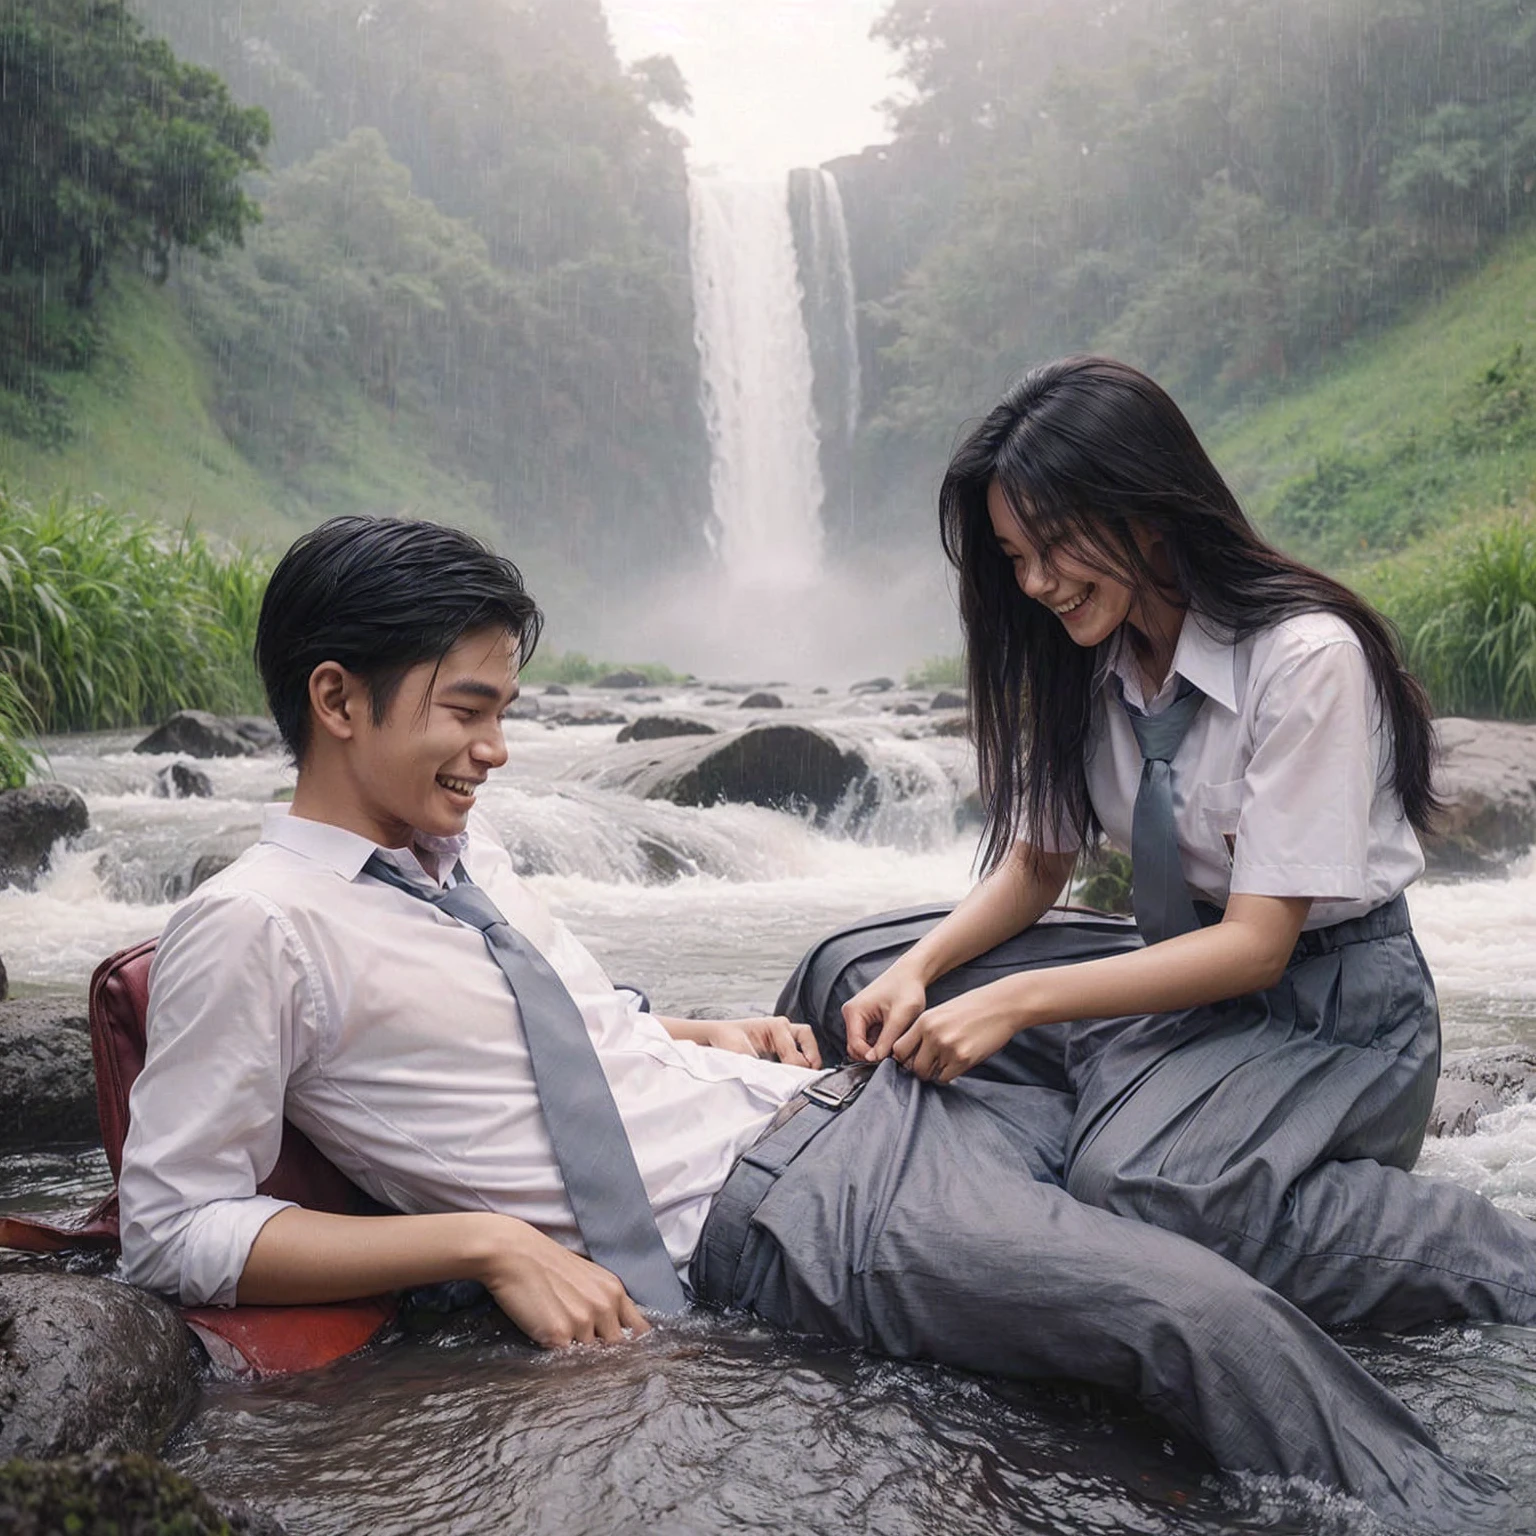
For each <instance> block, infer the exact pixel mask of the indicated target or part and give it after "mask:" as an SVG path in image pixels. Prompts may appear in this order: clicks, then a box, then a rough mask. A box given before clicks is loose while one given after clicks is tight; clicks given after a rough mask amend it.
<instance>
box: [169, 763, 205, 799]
mask: <svg viewBox="0 0 1536 1536" xmlns="http://www.w3.org/2000/svg"><path fill="white" fill-rule="evenodd" d="M155 793H156V794H157V795H158V796H159V797H160V798H161V799H162V800H209V799H212V797H213V780H212V779H210V778H209V777H208V775H207V774H206V773H204V772H203V770H202V769H201V768H194V767H193V766H192V764H191V763H182V762H175V763H171V764H169V765H168V766H166V767H164V768H162V769H161V770H160V772H159V773H157V774H156V775H155Z"/></svg>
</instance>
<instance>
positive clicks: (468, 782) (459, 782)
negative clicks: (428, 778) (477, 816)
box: [437, 773, 481, 800]
mask: <svg viewBox="0 0 1536 1536" xmlns="http://www.w3.org/2000/svg"><path fill="white" fill-rule="evenodd" d="M437 782H438V783H439V784H441V785H442V787H443V788H444V789H451V790H452V791H453V793H454V794H456V795H467V796H468V797H469V798H470V799H471V800H472V799H474V796H475V791H476V790H477V789H479V787H480V783H481V781H480V780H478V779H456V778H454V777H453V776H452V775H451V774H446V773H440V774H438V776H437Z"/></svg>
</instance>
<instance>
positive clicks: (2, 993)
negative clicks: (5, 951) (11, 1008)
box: [0, 955, 11, 1003]
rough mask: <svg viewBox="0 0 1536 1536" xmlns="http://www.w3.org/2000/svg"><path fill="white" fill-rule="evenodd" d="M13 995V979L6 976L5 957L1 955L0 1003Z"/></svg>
mask: <svg viewBox="0 0 1536 1536" xmlns="http://www.w3.org/2000/svg"><path fill="white" fill-rule="evenodd" d="M10 995H11V978H10V977H9V976H7V975H6V974H5V956H4V955H0V1003H3V1002H4V1001H5V1000H6V998H8V997H9V996H10Z"/></svg>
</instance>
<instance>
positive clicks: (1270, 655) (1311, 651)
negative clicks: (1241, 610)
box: [1252, 612, 1364, 679]
mask: <svg viewBox="0 0 1536 1536" xmlns="http://www.w3.org/2000/svg"><path fill="white" fill-rule="evenodd" d="M1252 645H1253V676H1254V677H1255V679H1257V678H1259V677H1273V676H1275V675H1276V674H1277V673H1280V672H1288V671H1290V670H1291V669H1292V668H1294V667H1296V666H1298V665H1299V664H1300V663H1302V662H1304V661H1306V660H1307V659H1308V658H1309V657H1312V656H1315V655H1318V654H1319V653H1321V652H1325V651H1327V650H1329V649H1331V648H1333V647H1337V646H1344V647H1347V648H1348V649H1349V650H1352V651H1355V652H1358V653H1359V654H1361V655H1364V647H1363V646H1362V645H1361V644H1360V637H1359V636H1358V635H1357V634H1356V633H1355V632H1354V630H1353V629H1352V628H1351V627H1350V625H1349V624H1348V622H1347V621H1346V620H1344V619H1342V618H1340V617H1339V616H1338V614H1336V613H1322V612H1311V613H1295V614H1292V615H1291V616H1290V617H1289V618H1287V619H1281V620H1280V621H1279V622H1278V623H1275V624H1271V625H1270V626H1269V627H1268V628H1267V629H1261V630H1260V631H1259V632H1258V633H1257V634H1256V635H1254V636H1253V640H1252Z"/></svg>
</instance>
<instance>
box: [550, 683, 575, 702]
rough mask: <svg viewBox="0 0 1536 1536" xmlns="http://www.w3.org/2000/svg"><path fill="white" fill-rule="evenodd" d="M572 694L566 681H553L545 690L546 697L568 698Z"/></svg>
mask: <svg viewBox="0 0 1536 1536" xmlns="http://www.w3.org/2000/svg"><path fill="white" fill-rule="evenodd" d="M570 696H571V690H570V689H569V688H567V687H566V686H565V684H564V683H551V684H550V685H549V686H548V687H547V688H546V689H545V690H544V697H545V698H547V699H568V698H570Z"/></svg>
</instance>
